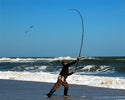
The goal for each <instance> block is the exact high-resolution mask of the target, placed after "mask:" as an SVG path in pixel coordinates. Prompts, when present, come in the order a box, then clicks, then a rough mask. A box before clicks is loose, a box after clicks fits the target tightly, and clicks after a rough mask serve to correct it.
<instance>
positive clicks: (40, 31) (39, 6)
mask: <svg viewBox="0 0 125 100" xmlns="http://www.w3.org/2000/svg"><path fill="white" fill-rule="evenodd" d="M69 9H77V10H79V11H80V12H81V15H82V16H83V20H84V41H83V49H82V54H81V56H125V0H0V57H60V56H71V57H77V56H78V54H79V50H80V45H81V38H82V29H81V20H80V16H79V15H78V14H77V13H76V12H74V11H70V10H69ZM30 26H33V28H30ZM27 30H29V32H27V33H25V32H26V31H27Z"/></svg>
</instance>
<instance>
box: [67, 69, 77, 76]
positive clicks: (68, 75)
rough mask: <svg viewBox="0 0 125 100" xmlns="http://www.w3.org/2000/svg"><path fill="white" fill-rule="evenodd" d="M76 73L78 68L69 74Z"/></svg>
mask: <svg viewBox="0 0 125 100" xmlns="http://www.w3.org/2000/svg"><path fill="white" fill-rule="evenodd" d="M74 73H76V70H74V71H73V72H71V73H69V74H68V76H69V75H72V74H74Z"/></svg>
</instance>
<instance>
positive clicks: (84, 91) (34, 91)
mask: <svg viewBox="0 0 125 100" xmlns="http://www.w3.org/2000/svg"><path fill="white" fill-rule="evenodd" d="M53 85H54V84H53V83H44V82H30V81H16V80H0V100H125V90H121V89H108V88H100V87H90V86H85V85H71V84H70V88H69V92H68V94H69V95H71V96H69V97H67V98H64V97H63V86H61V87H60V88H59V89H58V90H57V91H56V92H55V93H54V95H53V96H52V97H51V98H48V97H47V96H46V94H47V93H48V92H49V91H50V89H51V88H52V87H53Z"/></svg>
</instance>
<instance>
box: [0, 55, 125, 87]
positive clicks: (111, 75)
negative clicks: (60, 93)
mask: <svg viewBox="0 0 125 100" xmlns="http://www.w3.org/2000/svg"><path fill="white" fill-rule="evenodd" d="M75 59H76V58H75V57H69V56H68V57H28V58H26V57H19V58H15V57H11V58H0V79H12V80H25V81H39V82H49V83H50V82H51V83H55V82H56V81H57V77H58V75H59V73H60V71H61V69H62V64H61V62H62V61H63V60H66V61H67V62H68V63H70V62H72V61H74V60H75ZM75 69H77V72H76V73H75V74H73V75H71V76H69V77H68V78H67V81H68V83H70V84H77V85H88V86H95V87H106V88H114V89H125V57H81V59H80V61H79V63H78V65H77V66H76V65H73V66H71V67H69V71H70V72H72V71H74V70H75Z"/></svg>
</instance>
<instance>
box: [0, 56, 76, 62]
mask: <svg viewBox="0 0 125 100" xmlns="http://www.w3.org/2000/svg"><path fill="white" fill-rule="evenodd" d="M75 59H76V58H72V57H70V56H67V57H55V58H5V57H4V58H0V62H35V61H43V60H45V61H56V60H75Z"/></svg>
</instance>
